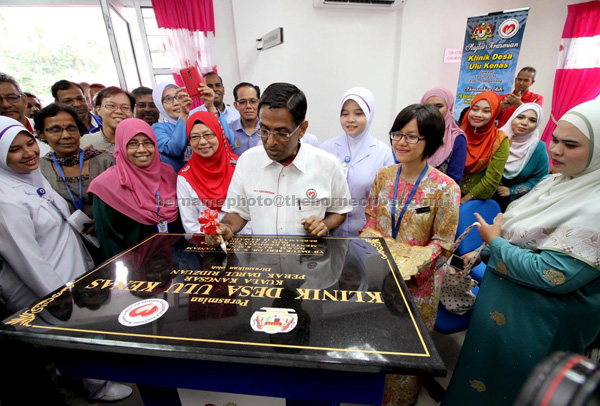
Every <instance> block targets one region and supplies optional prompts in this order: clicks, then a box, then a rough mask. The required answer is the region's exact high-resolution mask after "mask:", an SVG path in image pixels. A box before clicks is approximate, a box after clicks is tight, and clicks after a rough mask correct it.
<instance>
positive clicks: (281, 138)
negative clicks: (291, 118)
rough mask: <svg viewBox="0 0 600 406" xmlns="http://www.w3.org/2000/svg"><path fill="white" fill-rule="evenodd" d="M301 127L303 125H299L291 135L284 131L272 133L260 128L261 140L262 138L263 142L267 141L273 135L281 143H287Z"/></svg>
mask: <svg viewBox="0 0 600 406" xmlns="http://www.w3.org/2000/svg"><path fill="white" fill-rule="evenodd" d="M301 125H302V123H300V124H299V125H298V127H296V128H295V129H294V131H292V132H291V133H286V132H284V131H270V130H267V129H264V128H259V129H258V134H259V135H260V138H262V139H263V140H266V139H267V138H269V135H273V137H275V138H276V139H278V140H279V141H287V140H289V139H290V137H291V136H292V134H294V133H295V132H296V131H297V130H298V128H300V126H301Z"/></svg>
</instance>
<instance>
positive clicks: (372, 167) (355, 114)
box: [321, 87, 394, 237]
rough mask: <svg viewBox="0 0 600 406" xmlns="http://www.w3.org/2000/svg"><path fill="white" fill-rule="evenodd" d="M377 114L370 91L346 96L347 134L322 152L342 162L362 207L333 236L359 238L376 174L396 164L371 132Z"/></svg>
mask: <svg viewBox="0 0 600 406" xmlns="http://www.w3.org/2000/svg"><path fill="white" fill-rule="evenodd" d="M374 115H375V97H374V96H373V93H371V91H369V90H368V89H365V88H362V87H354V88H352V89H350V90H348V91H347V92H346V93H345V94H344V96H343V97H342V103H341V106H340V124H341V125H342V130H343V131H344V133H343V134H341V135H339V136H337V137H335V138H332V139H330V140H327V141H325V142H324V143H323V145H321V149H323V150H325V151H327V152H330V153H332V154H333V155H335V156H336V157H337V158H338V159H339V160H340V161H341V162H342V167H343V170H344V175H345V176H346V181H347V182H348V187H349V188H350V194H351V195H352V198H353V199H355V200H356V201H357V202H359V204H357V205H355V206H354V208H353V209H352V211H351V212H350V213H348V214H347V215H346V219H345V220H344V222H343V223H342V224H341V225H340V226H339V227H338V228H336V229H335V231H334V232H333V235H336V236H344V237H345V236H351V235H353V236H355V235H358V231H359V230H360V229H361V228H363V227H364V225H365V221H366V220H365V205H366V200H367V197H368V196H369V192H370V191H371V186H372V185H373V179H375V173H376V172H377V170H378V169H379V168H382V167H384V166H388V165H393V164H394V156H393V154H392V150H391V148H390V147H388V146H387V145H386V144H384V143H383V142H381V141H379V140H377V139H376V138H374V137H373V136H372V135H371V133H370V132H369V128H370V127H371V124H373V116H374Z"/></svg>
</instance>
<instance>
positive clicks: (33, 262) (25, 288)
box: [0, 117, 94, 313]
mask: <svg viewBox="0 0 600 406" xmlns="http://www.w3.org/2000/svg"><path fill="white" fill-rule="evenodd" d="M39 157H40V149H39V147H38V145H37V143H36V140H35V138H34V137H33V135H32V134H31V133H30V132H29V131H27V129H25V127H23V125H22V124H20V123H19V122H18V121H16V120H13V119H11V118H8V117H0V240H1V241H2V244H0V257H2V259H3V261H1V262H0V301H1V302H2V306H3V307H5V308H6V309H8V310H9V311H10V312H11V313H14V312H16V311H17V310H20V309H21V308H23V307H25V306H27V305H31V304H32V303H33V302H34V301H36V300H39V299H40V298H42V297H44V296H46V295H47V294H49V293H51V292H53V291H54V290H56V289H58V288H60V287H61V286H63V285H64V284H65V283H66V282H69V281H72V280H73V279H75V278H76V277H78V276H80V275H82V274H83V273H85V272H86V271H87V270H88V269H90V268H92V267H93V265H94V264H93V262H92V261H91V258H90V256H89V254H88V253H87V251H86V249H85V248H84V246H83V244H82V242H81V239H80V238H79V235H78V234H77V233H76V232H75V231H74V230H73V229H72V228H71V226H70V225H69V223H68V222H67V217H69V215H70V214H71V213H70V212H69V206H68V205H67V202H66V201H65V200H64V199H63V198H62V197H61V196H60V195H59V194H58V193H56V192H55V191H54V189H52V186H50V184H49V183H48V181H47V180H46V179H45V178H44V176H43V175H42V173H41V172H40V170H39Z"/></svg>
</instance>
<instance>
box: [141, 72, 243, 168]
mask: <svg viewBox="0 0 600 406" xmlns="http://www.w3.org/2000/svg"><path fill="white" fill-rule="evenodd" d="M198 90H199V91H200V93H201V94H202V95H201V96H200V97H201V98H202V100H203V101H204V105H205V106H206V109H207V111H209V112H210V113H212V114H214V115H216V116H217V117H218V118H219V122H220V123H221V126H223V128H224V131H225V135H226V136H227V139H228V141H229V142H230V143H231V142H232V140H233V133H232V132H231V130H230V129H229V125H228V124H227V120H226V119H225V116H222V115H221V114H220V113H219V111H218V110H217V108H216V107H215V106H214V104H213V101H214V98H215V92H214V91H213V90H212V89H211V88H209V87H208V86H206V85H205V84H200V87H199V88H198ZM152 98H153V99H154V104H156V107H157V108H158V111H160V121H161V122H159V123H155V124H152V129H153V130H154V133H155V134H156V141H157V142H158V151H159V153H160V158H161V160H162V162H164V163H167V164H169V165H171V166H172V167H173V169H174V170H175V172H179V171H180V170H181V168H183V166H184V165H185V163H186V162H187V161H188V160H189V159H190V158H191V157H192V154H193V151H192V146H191V145H190V144H189V142H188V136H187V133H186V123H187V120H188V117H189V115H190V106H191V104H192V98H191V97H190V96H189V95H188V94H187V91H186V89H185V87H177V86H176V85H174V84H172V83H167V82H163V83H160V84H159V85H158V86H156V87H155V88H154V90H153V91H152ZM194 112H195V111H194Z"/></svg>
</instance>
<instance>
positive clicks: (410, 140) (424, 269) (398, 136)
mask: <svg viewBox="0 0 600 406" xmlns="http://www.w3.org/2000/svg"><path fill="white" fill-rule="evenodd" d="M443 137H444V117H442V115H441V114H440V112H439V111H438V109H436V108H435V107H434V106H431V105H420V104H413V105H410V106H408V107H406V108H405V109H404V110H402V111H401V112H400V113H399V114H398V116H397V117H396V120H395V121H394V125H393V126H392V129H391V131H390V140H391V143H392V149H393V151H394V154H395V156H396V160H397V161H398V162H399V164H397V165H393V166H388V167H385V168H382V169H380V170H379V171H378V172H377V175H376V176H375V181H374V183H373V188H372V189H371V193H370V195H369V201H368V204H367V207H366V210H365V214H366V217H367V223H366V226H365V228H364V229H363V230H362V234H361V235H371V236H372V235H379V236H382V237H384V238H386V241H387V242H388V245H390V248H391V250H392V251H393V250H394V247H393V245H394V244H397V243H405V244H408V245H411V246H421V247H427V248H430V249H431V257H430V260H429V261H428V262H427V263H425V264H424V265H422V266H420V267H419V270H418V272H417V274H416V275H413V276H412V277H411V279H410V280H409V281H407V286H408V288H409V290H410V292H411V293H412V295H413V297H414V301H415V303H416V305H417V307H418V309H419V311H420V313H421V316H422V317H423V320H424V321H425V324H426V325H427V327H428V328H429V330H430V331H431V330H433V325H434V323H435V317H436V314H437V307H438V302H439V296H440V288H441V277H442V275H441V273H439V272H438V269H439V267H440V266H441V265H442V264H443V263H445V262H446V261H447V259H448V257H449V256H450V255H451V254H452V251H451V249H452V244H453V242H454V237H455V234H456V227H457V225H458V210H459V206H460V188H459V187H458V185H457V184H456V182H454V180H452V179H451V178H450V177H449V176H447V175H445V174H443V173H442V172H440V171H439V170H437V169H435V168H433V167H431V166H430V165H428V163H427V158H428V157H430V156H431V155H433V154H434V153H435V151H436V150H437V149H438V148H439V147H440V145H441V144H442V140H443ZM394 202H397V204H394ZM420 386H421V385H420V379H419V378H418V377H414V376H402V375H388V378H387V382H386V391H385V396H384V404H386V405H410V404H413V403H414V402H416V399H417V396H418V394H419V390H420Z"/></svg>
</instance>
